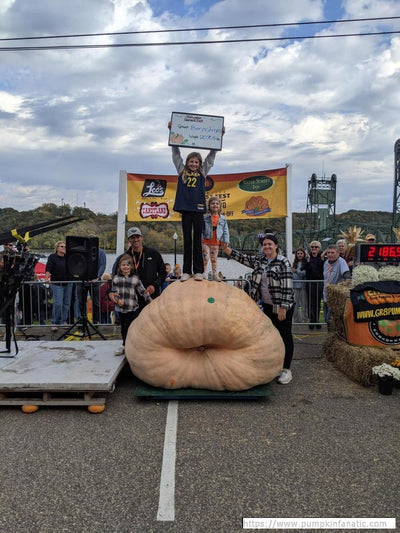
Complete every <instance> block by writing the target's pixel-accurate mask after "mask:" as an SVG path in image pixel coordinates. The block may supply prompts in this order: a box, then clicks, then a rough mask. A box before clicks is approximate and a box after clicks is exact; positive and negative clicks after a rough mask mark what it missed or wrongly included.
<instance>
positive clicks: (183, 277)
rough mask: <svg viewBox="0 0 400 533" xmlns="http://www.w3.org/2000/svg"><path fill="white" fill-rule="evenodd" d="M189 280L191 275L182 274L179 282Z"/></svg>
mask: <svg viewBox="0 0 400 533" xmlns="http://www.w3.org/2000/svg"><path fill="white" fill-rule="evenodd" d="M190 278H191V275H190V274H182V276H181V281H187V280H188V279H190Z"/></svg>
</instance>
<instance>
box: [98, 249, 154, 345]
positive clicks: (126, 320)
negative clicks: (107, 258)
mask: <svg viewBox="0 0 400 533" xmlns="http://www.w3.org/2000/svg"><path fill="white" fill-rule="evenodd" d="M138 294H140V295H141V296H143V298H144V299H145V301H146V302H147V303H150V302H151V301H152V298H151V296H150V294H149V293H148V292H147V290H146V289H145V287H144V285H143V283H142V282H141V281H140V279H139V278H138V276H136V275H135V274H133V261H132V257H131V256H130V255H129V254H124V255H123V256H122V257H121V259H120V260H119V263H118V273H117V275H116V276H114V277H113V279H112V284H111V291H110V293H109V295H108V297H109V298H110V300H111V301H112V302H114V304H115V310H116V311H118V312H119V318H120V323H121V336H122V346H121V347H120V348H117V349H116V351H115V355H123V353H124V351H125V348H124V347H125V340H126V335H127V333H128V329H129V326H130V325H131V323H132V322H133V321H134V320H135V318H136V317H137V316H138V315H139V302H138Z"/></svg>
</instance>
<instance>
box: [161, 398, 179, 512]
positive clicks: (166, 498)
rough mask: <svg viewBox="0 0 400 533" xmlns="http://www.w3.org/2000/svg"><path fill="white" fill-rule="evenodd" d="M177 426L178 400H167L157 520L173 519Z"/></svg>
mask: <svg viewBox="0 0 400 533" xmlns="http://www.w3.org/2000/svg"><path fill="white" fill-rule="evenodd" d="M177 426H178V402H177V401H170V402H168V412H167V422H166V425H165V437H164V453H163V461H162V467H161V478H160V499H159V501H158V512H157V520H162V521H172V520H175V461H176V431H177Z"/></svg>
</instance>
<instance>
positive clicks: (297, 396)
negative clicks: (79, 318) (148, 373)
mask: <svg viewBox="0 0 400 533" xmlns="http://www.w3.org/2000/svg"><path fill="white" fill-rule="evenodd" d="M325 335H326V333H325V332H324V330H321V331H318V332H317V331H315V330H314V331H313V332H309V330H308V329H302V327H300V326H298V327H296V333H295V357H294V361H293V364H292V370H293V376H294V378H293V381H292V382H291V383H290V384H289V385H279V384H278V383H276V382H273V383H272V385H271V387H272V391H273V396H270V397H267V398H266V399H263V400H201V401H199V400H196V401H193V400H187V401H183V400H180V401H179V402H178V420H177V436H176V463H175V487H174V500H173V502H172V505H173V511H174V519H173V520H169V521H162V520H157V512H158V508H159V505H160V475H161V466H162V461H163V448H164V437H165V428H166V420H167V411H168V405H169V402H168V401H155V400H140V399H138V398H136V397H135V395H134V391H135V386H136V384H137V380H136V379H135V378H134V377H133V376H132V374H131V372H130V370H129V368H127V367H125V368H124V370H123V371H122V372H121V374H120V376H119V377H118V379H117V382H116V388H115V391H114V392H113V393H111V394H109V395H108V396H107V401H106V409H105V411H104V412H103V413H101V414H90V413H89V412H88V411H87V409H86V408H84V407H53V406H49V407H43V408H40V409H39V410H38V411H37V412H36V413H34V414H24V413H23V412H22V411H21V409H20V407H2V408H1V411H0V420H1V432H0V443H1V448H0V450H1V461H0V492H1V497H0V532H1V533H81V532H82V533H105V532H112V533H133V532H134V533H152V532H163V533H164V532H179V533H181V532H183V533H190V532H193V533H195V532H196V533H197V532H199V533H200V532H201V533H208V532H210V533H215V532H228V533H235V532H239V531H243V529H242V518H243V517H252V518H253V517H275V518H278V517H296V518H302V517H330V518H334V517H353V518H355V517H397V518H398V519H399V518H400V517H399V497H398V496H399V485H400V482H399V480H400V454H399V449H400V431H399V418H400V417H399V400H400V389H395V390H394V393H393V395H392V396H383V395H380V394H378V391H377V388H376V387H371V388H364V387H362V386H360V385H358V384H356V383H354V382H352V381H350V380H349V379H348V378H347V377H346V376H344V375H343V374H342V373H341V372H340V371H338V370H336V369H335V368H334V367H333V366H332V364H331V363H329V362H327V361H326V360H325V358H324V355H323V350H322V344H323V341H324V339H325ZM99 342H104V341H99ZM302 531H307V530H304V529H303V530H302ZM313 531H315V530H313ZM336 531H340V529H336ZM353 531H354V530H353ZM369 531H380V529H376V530H371V529H370V530H369Z"/></svg>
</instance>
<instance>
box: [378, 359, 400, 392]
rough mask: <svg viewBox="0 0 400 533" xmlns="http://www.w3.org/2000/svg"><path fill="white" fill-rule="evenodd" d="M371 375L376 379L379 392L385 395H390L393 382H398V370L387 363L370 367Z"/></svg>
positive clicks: (399, 379)
mask: <svg viewBox="0 0 400 533" xmlns="http://www.w3.org/2000/svg"><path fill="white" fill-rule="evenodd" d="M372 375H373V376H376V377H377V378H378V388H379V392H380V393H381V394H385V395H389V394H392V391H393V382H394V381H395V380H396V381H400V369H399V368H396V367H394V366H392V365H389V364H388V363H382V364H381V365H378V366H374V367H372Z"/></svg>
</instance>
